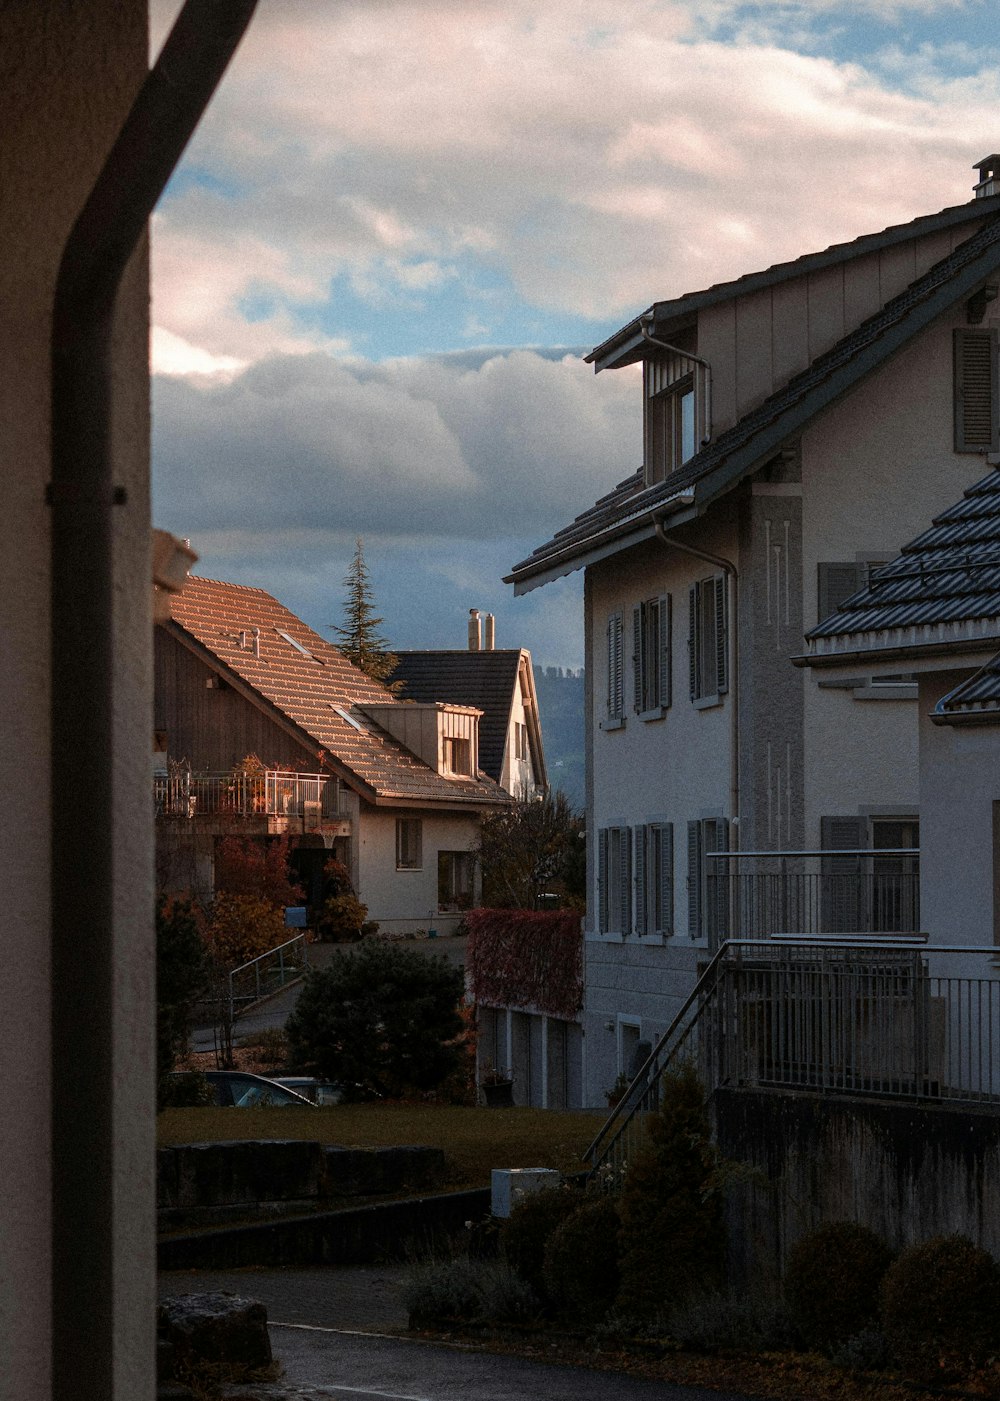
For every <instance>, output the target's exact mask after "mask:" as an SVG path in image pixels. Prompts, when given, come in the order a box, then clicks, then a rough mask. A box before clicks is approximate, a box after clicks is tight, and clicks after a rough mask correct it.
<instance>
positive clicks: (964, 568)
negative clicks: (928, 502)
mask: <svg viewBox="0 0 1000 1401" xmlns="http://www.w3.org/2000/svg"><path fill="white" fill-rule="evenodd" d="M997 620H1000V471H996V470H993V471H991V472H990V473H989V475H988V476H985V477H983V478H982V480H981V481H978V482H976V483H975V485H974V486H971V487H969V489H968V490H967V491H966V492H965V494H964V495H963V497H962V499H961V501H958V502H956V503H955V505H954V506H950V507H949V508H948V510H946V511H943V512H942V513H941V515H939V516H936V517H935V518H934V523H933V525H932V526H931V527H930V529H929V530H925V531H924V532H923V534H922V535H918V536H917V538H916V539H915V540H912V541H911V542H910V543H909V544H908V545H904V547H903V550H902V553H901V554H899V555H898V556H897V557H896V559H894V560H892V561H891V562H890V563H889V564H884V565H882V566H881V568H879V569H876V570H875V571H874V572H873V574H872V576H871V579H870V580H869V582H868V583H867V585H866V586H865V587H864V588H863V589H859V590H858V591H857V593H855V594H852V595H851V597H850V598H849V599H847V600H846V601H845V602H844V603H843V604H842V605H841V607H840V608H839V609H838V611H837V612H836V613H834V614H832V615H831V616H830V617H829V618H826V619H824V620H823V622H821V623H820V624H819V626H818V627H815V628H813V629H812V630H811V631H810V632H809V633H807V634H806V638H807V641H814V640H818V639H821V638H835V637H842V636H847V635H856V634H858V633H871V632H885V631H887V630H889V629H900V628H923V627H927V626H932V625H934V624H945V623H961V622H976V623H992V622H994V621H997Z"/></svg>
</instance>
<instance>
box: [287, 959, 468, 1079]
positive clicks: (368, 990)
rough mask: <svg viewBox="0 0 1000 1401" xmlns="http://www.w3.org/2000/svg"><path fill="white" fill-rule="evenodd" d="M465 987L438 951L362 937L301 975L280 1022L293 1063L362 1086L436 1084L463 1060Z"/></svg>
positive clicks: (454, 968)
mask: <svg viewBox="0 0 1000 1401" xmlns="http://www.w3.org/2000/svg"><path fill="white" fill-rule="evenodd" d="M462 991H463V977H462V970H461V969H460V968H457V967H455V966H454V965H452V964H451V963H449V962H448V960H447V959H446V958H444V957H443V956H440V955H437V956H424V955H423V954H419V953H416V952H414V951H413V950H412V949H403V948H400V947H399V946H398V945H395V944H385V943H380V942H379V943H371V944H366V943H362V944H359V945H358V947H357V949H356V950H354V951H352V952H351V953H345V954H342V955H340V956H339V957H338V958H336V959H335V960H334V961H333V963H331V965H330V967H329V968H325V969H322V970H317V971H314V972H311V973H310V974H309V975H308V977H307V978H306V981H305V986H304V987H303V989H302V991H301V993H300V994H299V999H298V1002H297V1003H296V1006H295V1010H294V1011H293V1012H292V1014H291V1016H290V1017H289V1018H288V1021H287V1023H286V1025H285V1031H286V1033H287V1035H288V1048H289V1058H290V1060H291V1063H292V1065H293V1066H294V1067H295V1068H296V1069H298V1070H302V1071H305V1072H307V1073H309V1074H315V1075H318V1076H320V1077H321V1078H322V1079H324V1080H337V1081H340V1082H341V1083H343V1084H345V1085H347V1086H351V1087H355V1086H356V1087H359V1089H358V1090H357V1093H359V1094H360V1093H363V1092H365V1091H368V1090H374V1091H375V1092H376V1093H377V1094H380V1095H387V1096H389V1097H392V1098H395V1097H398V1096H400V1095H404V1094H411V1093H413V1092H415V1091H416V1092H421V1093H423V1092H426V1091H428V1090H434V1089H436V1088H437V1087H438V1086H439V1085H440V1084H441V1082H442V1081H443V1080H445V1079H446V1078H447V1077H448V1076H449V1075H450V1074H451V1073H452V1071H453V1070H454V1069H455V1068H456V1066H457V1065H458V1064H459V1063H460V1061H461V1057H462V1047H461V1046H460V1045H459V1044H457V1043H456V1039H455V1038H456V1037H457V1036H458V1035H459V1033H460V1032H461V1031H462V1019H461V1017H460V1015H459V1012H458V1004H459V1000H460V998H461V996H462Z"/></svg>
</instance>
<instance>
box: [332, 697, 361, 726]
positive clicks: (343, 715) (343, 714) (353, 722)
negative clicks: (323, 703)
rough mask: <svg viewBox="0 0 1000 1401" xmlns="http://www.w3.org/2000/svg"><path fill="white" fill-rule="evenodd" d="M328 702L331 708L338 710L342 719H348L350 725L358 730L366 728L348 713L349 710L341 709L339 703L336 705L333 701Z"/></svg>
mask: <svg viewBox="0 0 1000 1401" xmlns="http://www.w3.org/2000/svg"><path fill="white" fill-rule="evenodd" d="M328 704H329V706H330V709H331V710H335V711H336V712H337V714H338V715H339V716H340V718H341V720H346V721H347V723H348V724H349V725H353V726H354V728H355V729H356V730H363V729H364V725H362V724H360V723H359V722H358V721H357V720H355V718H354V716H353V715H348V713H347V711H346V710H343V709H341V707H340V706H339V705H334V703H333V701H330V702H328Z"/></svg>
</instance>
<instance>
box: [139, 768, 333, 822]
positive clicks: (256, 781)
mask: <svg viewBox="0 0 1000 1401" xmlns="http://www.w3.org/2000/svg"><path fill="white" fill-rule="evenodd" d="M340 799H341V794H340V780H339V779H338V778H331V777H330V775H329V774H321V773H292V772H290V771H284V770H280V769H268V770H261V772H259V773H246V774H243V773H236V774H234V773H226V774H206V773H190V772H185V773H181V774H154V776H153V800H154V807H155V812H156V816H157V818H160V819H168V818H172V819H181V820H188V821H193V820H195V819H197V818H204V817H211V818H216V819H219V820H223V821H242V820H246V819H258V821H259V823H260V824H261V825H264V824H265V823H266V825H267V827H268V829H269V830H288V828H289V825H290V824H291V825H293V826H295V827H297V828H298V829H299V830H301V831H306V832H308V831H313V830H316V829H317V828H319V827H320V826H322V827H324V828H325V827H327V826H328V825H329V824H331V823H344V822H346V821H347V818H346V815H345V814H344V813H343V812H342V811H341V801H340Z"/></svg>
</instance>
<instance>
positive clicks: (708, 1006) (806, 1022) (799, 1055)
mask: <svg viewBox="0 0 1000 1401" xmlns="http://www.w3.org/2000/svg"><path fill="white" fill-rule="evenodd" d="M996 959H997V951H996V950H995V949H987V948H982V947H977V948H965V947H948V946H940V945H929V944H922V945H918V944H916V943H915V942H913V941H907V940H895V941H894V940H884V939H871V940H868V941H865V942H864V943H858V942H855V941H850V942H849V941H843V940H840V941H838V940H835V939H823V938H815V939H812V940H809V941H808V942H797V941H795V940H780V941H770V940H729V941H727V942H726V943H724V944H723V945H722V946H721V948H720V949H719V950H718V951H717V952H716V954H715V955H714V956H713V957H712V959H711V961H710V962H709V963H708V965H707V967H706V968H705V970H704V972H703V973H702V975H701V977H700V978H699V979H698V982H697V983H696V985H695V987H694V988H693V989H692V991H691V993H690V995H689V996H688V998H687V1000H686V1001H685V1003H684V1005H683V1006H682V1008H681V1010H680V1011H679V1012H678V1014H677V1016H676V1017H675V1018H674V1020H673V1022H672V1023H671V1025H670V1027H669V1028H668V1029H667V1031H666V1032H665V1033H664V1035H663V1036H662V1037H661V1038H660V1040H659V1041H658V1042H657V1044H656V1046H655V1047H654V1048H653V1050H652V1052H651V1053H650V1055H649V1057H648V1058H647V1060H646V1062H645V1064H644V1065H643V1066H642V1067H641V1069H640V1070H639V1073H638V1075H637V1076H636V1077H635V1079H634V1080H633V1082H632V1084H631V1085H630V1087H629V1089H628V1091H627V1092H626V1094H625V1096H624V1097H623V1099H622V1100H621V1101H620V1102H619V1104H618V1105H617V1106H616V1107H615V1110H614V1112H613V1113H612V1114H611V1115H610V1117H609V1118H608V1120H607V1122H606V1123H605V1124H604V1126H603V1128H602V1129H601V1132H600V1133H599V1134H598V1136H597V1138H596V1139H595V1140H594V1142H593V1143H592V1144H591V1145H590V1148H589V1149H588V1150H587V1153H586V1157H588V1158H589V1159H590V1163H591V1170H592V1172H593V1173H596V1174H598V1175H605V1176H606V1177H607V1179H608V1183H609V1185H610V1186H611V1187H612V1188H613V1187H615V1186H616V1185H617V1184H618V1183H619V1182H620V1179H621V1176H622V1174H623V1172H624V1170H625V1168H626V1167H627V1165H628V1162H629V1161H630V1160H631V1158H632V1157H633V1155H634V1153H635V1151H636V1148H637V1147H638V1146H639V1143H640V1141H641V1139H642V1134H643V1121H644V1119H645V1117H646V1115H647V1114H648V1113H649V1112H650V1111H651V1110H653V1109H655V1108H656V1107H657V1105H658V1104H659V1095H660V1081H661V1077H662V1075H663V1073H664V1071H666V1070H669V1069H671V1067H676V1066H678V1065H679V1064H680V1063H682V1062H684V1061H690V1062H691V1063H692V1064H693V1065H694V1066H695V1068H696V1070H697V1071H698V1074H699V1077H700V1078H701V1080H702V1083H703V1084H704V1086H705V1088H706V1091H707V1092H708V1093H709V1094H711V1093H712V1092H714V1091H715V1090H716V1089H717V1088H719V1087H721V1086H726V1087H729V1088H734V1089H765V1088H766V1089H781V1090H784V1091H791V1090H799V1091H807V1092H810V1093H813V1094H817V1093H833V1094H847V1095H850V1094H859V1095H866V1096H876V1097H888V1098H893V1099H904V1100H924V1101H926V1100H931V1101H937V1102H946V1103H965V1104H976V1105H978V1106H981V1107H982V1106H988V1107H990V1108H993V1109H997V1110H1000V968H998V967H997V963H996Z"/></svg>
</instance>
